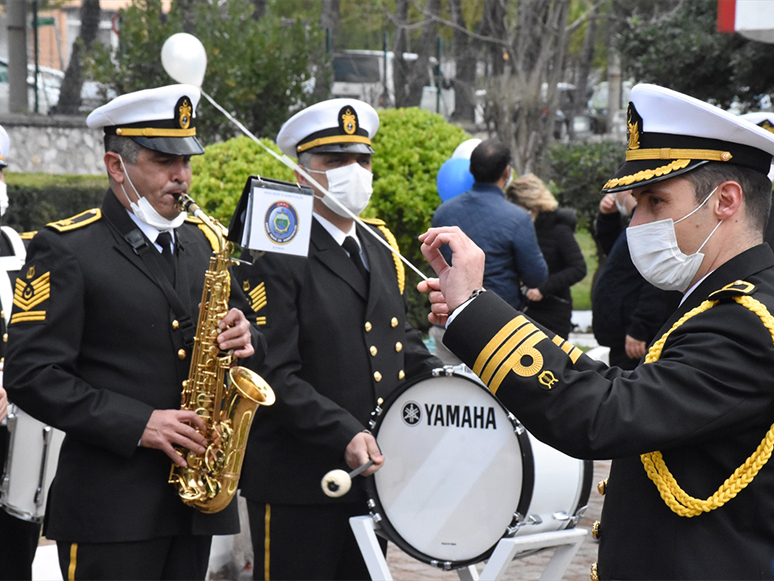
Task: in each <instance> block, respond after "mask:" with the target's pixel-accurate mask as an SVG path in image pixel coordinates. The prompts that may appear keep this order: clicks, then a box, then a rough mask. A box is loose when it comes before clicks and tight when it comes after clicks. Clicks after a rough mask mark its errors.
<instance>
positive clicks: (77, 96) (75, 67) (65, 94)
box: [56, 0, 100, 115]
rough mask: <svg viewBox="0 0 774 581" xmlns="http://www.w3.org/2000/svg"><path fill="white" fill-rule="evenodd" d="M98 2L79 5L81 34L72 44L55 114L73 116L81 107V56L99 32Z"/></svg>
mask: <svg viewBox="0 0 774 581" xmlns="http://www.w3.org/2000/svg"><path fill="white" fill-rule="evenodd" d="M99 18H100V8H99V0H83V4H82V5H81V32H80V35H79V36H78V39H77V40H76V41H75V43H73V51H72V54H71V55H70V64H69V65H67V71H66V72H65V76H64V80H63V81H62V88H61V89H60V91H59V103H58V104H57V107H56V110H57V113H61V114H65V115H75V114H77V113H78V108H79V107H80V106H81V88H82V87H83V65H82V63H81V58H82V56H83V55H84V54H85V53H86V52H88V51H89V50H90V49H91V45H92V44H94V39H96V38H97V32H98V30H99Z"/></svg>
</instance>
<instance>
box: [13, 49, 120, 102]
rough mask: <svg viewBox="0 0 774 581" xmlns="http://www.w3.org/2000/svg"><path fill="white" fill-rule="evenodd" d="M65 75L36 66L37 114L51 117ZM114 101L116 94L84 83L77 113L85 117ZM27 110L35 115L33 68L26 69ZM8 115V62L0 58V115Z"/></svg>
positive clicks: (29, 66) (101, 87) (90, 82)
mask: <svg viewBox="0 0 774 581" xmlns="http://www.w3.org/2000/svg"><path fill="white" fill-rule="evenodd" d="M62 81H64V73H63V72H62V71H60V70H58V69H53V68H51V67H44V66H38V83H37V85H38V113H41V114H43V115H47V114H52V113H54V112H55V110H56V105H57V103H58V102H59V91H60V89H61V87H62ZM114 97H116V92H115V91H113V90H112V89H108V88H107V87H105V86H104V85H101V84H100V83H97V82H96V81H84V83H83V87H82V89H81V107H80V109H79V110H80V111H81V112H83V113H88V112H89V111H92V110H94V109H96V108H97V107H99V106H100V105H102V104H103V103H107V102H108V101H109V100H111V99H113V98H114ZM27 107H28V110H29V111H30V112H34V111H35V65H31V64H29V65H27ZM8 112H9V87H8V60H7V59H4V58H0V113H8Z"/></svg>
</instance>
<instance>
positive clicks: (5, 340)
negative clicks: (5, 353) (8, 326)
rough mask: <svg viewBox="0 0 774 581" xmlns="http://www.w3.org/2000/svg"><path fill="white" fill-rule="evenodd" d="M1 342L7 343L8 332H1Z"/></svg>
mask: <svg viewBox="0 0 774 581" xmlns="http://www.w3.org/2000/svg"><path fill="white" fill-rule="evenodd" d="M3 343H8V333H3Z"/></svg>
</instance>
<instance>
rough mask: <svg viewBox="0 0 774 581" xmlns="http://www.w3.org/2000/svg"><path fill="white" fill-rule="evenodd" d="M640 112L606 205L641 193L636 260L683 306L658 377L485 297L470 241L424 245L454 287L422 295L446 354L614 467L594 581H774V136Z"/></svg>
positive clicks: (716, 118)
mask: <svg viewBox="0 0 774 581" xmlns="http://www.w3.org/2000/svg"><path fill="white" fill-rule="evenodd" d="M631 99H632V102H631V104H630V106H629V116H628V128H629V142H628V149H627V152H626V162H625V163H624V164H623V165H622V166H621V167H620V168H619V170H618V172H617V174H616V176H615V177H614V178H612V179H611V180H610V181H608V182H607V184H605V186H604V188H603V192H605V193H614V192H617V191H621V190H626V189H632V190H633V195H634V197H635V198H636V199H637V211H636V212H635V214H634V217H633V219H632V222H631V224H630V226H629V229H628V232H627V236H628V240H629V248H630V252H631V255H632V260H633V262H634V264H635V266H636V267H637V269H638V270H639V271H640V273H641V274H642V275H643V277H645V278H646V279H647V280H648V281H650V282H651V283H652V284H654V285H655V286H658V287H659V288H662V289H670V290H678V291H680V292H682V293H683V295H684V296H683V302H682V304H681V305H680V306H679V307H678V309H677V310H676V312H675V313H674V314H673V315H672V316H671V317H670V318H669V320H668V321H667V322H666V323H665V324H664V326H663V327H662V328H661V330H660V332H659V333H658V334H657V335H656V340H655V342H654V343H653V344H652V345H651V346H650V348H649V350H648V353H647V355H646V357H645V360H644V364H641V365H640V366H639V367H637V368H636V369H634V370H632V371H623V370H621V369H619V368H615V367H611V368H608V367H606V366H605V365H603V364H601V363H599V362H596V361H593V360H592V359H590V358H589V357H587V356H586V355H584V354H583V353H582V352H581V351H580V350H579V349H578V348H577V347H575V346H573V345H572V344H570V343H568V342H567V341H564V340H563V339H562V338H560V337H556V336H552V335H551V334H550V333H546V332H544V331H543V330H541V329H538V328H537V327H536V326H535V325H533V324H532V323H531V322H530V321H529V319H528V318H527V317H524V316H523V315H521V313H519V312H518V311H516V310H514V309H513V308H511V307H510V306H509V305H507V304H506V303H504V302H503V301H502V300H501V299H500V298H499V297H497V296H496V295H495V294H494V293H492V292H486V291H483V292H482V291H481V280H482V279H481V276H482V272H483V257H482V256H481V251H480V250H478V249H477V248H476V247H475V245H473V244H472V242H471V241H470V240H469V239H468V238H467V237H465V236H464V234H462V233H461V232H460V231H459V230H456V229H451V228H445V229H432V230H430V231H429V232H427V233H425V234H423V235H422V236H421V239H422V240H423V247H422V250H423V253H424V254H425V256H426V257H427V258H428V260H429V261H430V263H431V264H432V266H433V268H434V269H435V271H436V272H437V273H438V274H439V279H434V280H432V281H430V282H429V283H425V282H422V283H420V290H423V291H427V290H430V291H431V292H430V299H431V302H432V303H433V305H432V314H431V319H433V320H435V321H438V322H445V323H446V324H447V331H446V337H445V342H446V344H447V346H448V347H449V348H450V349H451V350H452V351H453V352H454V353H455V354H456V355H458V356H459V357H460V358H461V359H462V360H463V361H465V362H466V363H467V364H468V365H470V366H471V367H472V368H473V370H474V371H475V372H476V373H477V374H478V375H479V376H480V377H481V379H482V380H483V381H484V382H485V383H486V384H487V385H488V387H489V389H490V390H491V391H492V392H493V393H495V394H496V395H497V397H498V398H500V399H501V400H502V401H503V403H504V404H505V405H506V406H507V407H508V408H509V409H510V410H511V411H512V412H513V413H514V414H515V415H516V416H517V417H518V418H519V419H520V420H521V421H522V422H523V423H524V425H525V427H526V428H527V429H529V430H530V431H531V433H533V434H534V435H535V436H536V437H537V438H539V439H541V440H543V441H544V442H546V443H548V444H549V445H551V446H554V447H556V448H558V449H560V450H562V451H564V452H565V453H568V454H571V455H573V456H576V457H579V458H594V459H596V458H613V463H612V469H611V473H610V478H609V481H606V482H604V483H602V484H601V485H600V487H599V488H600V492H602V493H603V494H605V503H604V508H603V511H602V519H601V523H600V524H597V525H595V527H594V533H595V535H596V536H598V538H599V539H600V546H599V563H598V567H594V569H593V576H594V577H596V576H598V577H599V578H600V579H763V578H766V579H770V578H772V577H774V464H773V463H772V462H771V461H769V455H770V454H771V450H772V446H773V445H774V428H773V427H772V422H774V389H772V385H771V384H772V377H774V318H773V317H772V314H771V313H772V311H773V310H774V253H773V252H772V250H771V248H770V247H769V246H768V245H767V244H763V243H762V242H763V231H764V228H765V226H766V221H767V219H768V216H769V210H770V207H771V182H770V181H769V179H768V178H767V176H766V174H767V173H768V171H769V167H770V164H771V160H772V155H774V135H772V134H771V133H769V132H767V131H764V130H762V129H759V128H757V127H754V126H753V125H751V124H749V123H748V122H747V121H744V120H741V119H739V118H738V117H735V116H733V115H730V114H728V113H726V112H725V111H722V110H720V109H718V108H716V107H713V106H711V105H709V104H707V103H703V102H701V101H698V100H696V99H693V98H691V97H688V96H686V95H682V94H680V93H677V92H674V91H671V90H668V89H664V88H662V87H657V86H654V85H639V86H637V87H634V89H633V90H632V96H631ZM442 244H449V246H450V247H451V250H452V252H453V257H454V258H453V260H454V262H453V266H452V267H448V266H447V264H446V263H445V261H444V260H443V257H442V256H441V254H440V252H439V246H440V245H442ZM450 313H451V316H449V314H450Z"/></svg>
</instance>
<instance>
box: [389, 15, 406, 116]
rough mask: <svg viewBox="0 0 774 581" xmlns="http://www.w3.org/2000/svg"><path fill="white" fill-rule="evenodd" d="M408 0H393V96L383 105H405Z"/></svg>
mask: <svg viewBox="0 0 774 581" xmlns="http://www.w3.org/2000/svg"><path fill="white" fill-rule="evenodd" d="M409 1H410V0H395V33H394V34H393V40H392V52H393V61H392V62H393V67H392V85H393V93H392V94H393V97H392V98H391V99H388V100H386V101H385V103H384V106H385V107H390V106H395V107H406V99H407V97H408V92H407V88H408V82H409V78H408V67H407V63H406V60H405V59H404V58H403V53H404V52H408V51H409V43H408V42H409V41H408V31H407V30H406V24H407V22H406V21H407V20H408V10H409Z"/></svg>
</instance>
